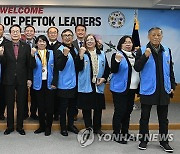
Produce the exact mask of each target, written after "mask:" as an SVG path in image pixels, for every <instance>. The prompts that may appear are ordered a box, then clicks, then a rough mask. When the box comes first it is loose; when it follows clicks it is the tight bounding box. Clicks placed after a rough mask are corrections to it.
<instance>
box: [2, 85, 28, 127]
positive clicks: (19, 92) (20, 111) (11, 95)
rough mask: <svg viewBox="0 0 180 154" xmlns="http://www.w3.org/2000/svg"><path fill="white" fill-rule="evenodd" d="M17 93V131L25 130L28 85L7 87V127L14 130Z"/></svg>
mask: <svg viewBox="0 0 180 154" xmlns="http://www.w3.org/2000/svg"><path fill="white" fill-rule="evenodd" d="M15 91H16V105H17V126H16V128H17V129H22V128H23V119H24V103H25V99H26V97H25V96H26V93H27V86H26V85H5V100H6V104H7V127H8V128H9V129H14V102H15Z"/></svg>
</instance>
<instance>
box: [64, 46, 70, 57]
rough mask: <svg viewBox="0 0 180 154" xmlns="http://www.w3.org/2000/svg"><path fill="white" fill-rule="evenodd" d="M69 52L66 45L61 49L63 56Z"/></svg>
mask: <svg viewBox="0 0 180 154" xmlns="http://www.w3.org/2000/svg"><path fill="white" fill-rule="evenodd" d="M69 52H70V49H69V48H67V47H64V49H63V54H64V56H67V55H68V54H69Z"/></svg>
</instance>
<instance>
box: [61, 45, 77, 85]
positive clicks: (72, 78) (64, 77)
mask: <svg viewBox="0 0 180 154" xmlns="http://www.w3.org/2000/svg"><path fill="white" fill-rule="evenodd" d="M58 49H59V50H60V52H63V49H64V46H63V45H61V46H60V47H59V48H58ZM74 50H75V52H76V54H78V51H77V49H76V48H74ZM75 86H76V71H75V65H74V60H73V57H72V55H71V53H70V52H69V54H68V60H67V62H66V66H65V67H64V69H63V71H59V78H58V89H73V88H75Z"/></svg>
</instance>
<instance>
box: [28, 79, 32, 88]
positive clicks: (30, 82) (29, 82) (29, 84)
mask: <svg viewBox="0 0 180 154" xmlns="http://www.w3.org/2000/svg"><path fill="white" fill-rule="evenodd" d="M31 85H32V81H31V80H27V87H28V88H31Z"/></svg>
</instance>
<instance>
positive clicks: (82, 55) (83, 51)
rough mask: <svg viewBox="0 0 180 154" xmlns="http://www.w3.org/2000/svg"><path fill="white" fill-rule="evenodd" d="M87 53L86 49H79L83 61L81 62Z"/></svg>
mask: <svg viewBox="0 0 180 154" xmlns="http://www.w3.org/2000/svg"><path fill="white" fill-rule="evenodd" d="M85 52H86V48H85V47H81V48H80V49H79V56H80V59H81V60H82V59H83V57H84V53H85Z"/></svg>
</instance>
